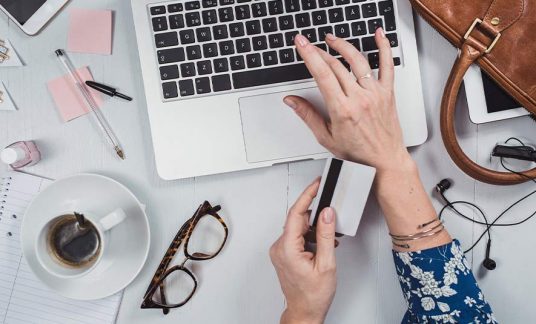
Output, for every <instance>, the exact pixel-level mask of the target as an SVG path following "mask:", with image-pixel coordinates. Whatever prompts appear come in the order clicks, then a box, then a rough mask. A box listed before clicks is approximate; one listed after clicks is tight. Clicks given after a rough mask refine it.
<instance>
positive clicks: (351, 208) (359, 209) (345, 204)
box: [309, 158, 376, 236]
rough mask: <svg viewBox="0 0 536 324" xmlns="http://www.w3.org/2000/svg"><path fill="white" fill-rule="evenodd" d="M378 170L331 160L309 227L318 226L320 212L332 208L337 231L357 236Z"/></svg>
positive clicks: (328, 161) (315, 202) (327, 165)
mask: <svg viewBox="0 0 536 324" xmlns="http://www.w3.org/2000/svg"><path fill="white" fill-rule="evenodd" d="M375 175H376V169H374V168H372V167H369V166H366V165H362V164H358V163H354V162H349V161H344V160H339V159H335V158H330V159H328V160H327V162H326V167H325V168H324V174H323V175H322V180H321V182H320V189H319V190H318V194H317V195H316V198H315V199H314V201H313V206H312V212H311V216H310V218H309V225H311V226H312V227H316V224H317V222H318V221H319V217H320V212H321V211H322V210H323V209H324V208H326V207H331V208H333V209H334V210H335V214H336V227H335V231H336V232H337V233H339V234H344V235H348V236H355V235H356V233H357V228H358V227H359V223H360V221H361V217H362V216H363V210H364V209H365V205H366V203H367V199H368V196H369V194H370V190H371V189H372V184H373V182H374V176H375Z"/></svg>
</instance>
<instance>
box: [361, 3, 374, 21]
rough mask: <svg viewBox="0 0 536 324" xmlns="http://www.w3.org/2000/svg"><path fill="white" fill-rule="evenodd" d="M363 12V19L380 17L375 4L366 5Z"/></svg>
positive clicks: (362, 8)
mask: <svg viewBox="0 0 536 324" xmlns="http://www.w3.org/2000/svg"><path fill="white" fill-rule="evenodd" d="M361 10H362V11H363V18H370V17H376V16H377V15H378V9H377V8H376V4H375V3H365V4H364V5H363V6H362V7H361Z"/></svg>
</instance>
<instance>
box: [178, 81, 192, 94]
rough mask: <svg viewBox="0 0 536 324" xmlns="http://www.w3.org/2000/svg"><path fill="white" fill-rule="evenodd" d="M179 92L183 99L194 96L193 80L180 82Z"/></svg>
mask: <svg viewBox="0 0 536 324" xmlns="http://www.w3.org/2000/svg"><path fill="white" fill-rule="evenodd" d="M179 91H180V94H181V97H186V96H192V95H194V94H195V92H194V83H193V81H192V80H181V81H179Z"/></svg>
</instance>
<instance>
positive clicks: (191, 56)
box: [186, 45, 202, 61]
mask: <svg viewBox="0 0 536 324" xmlns="http://www.w3.org/2000/svg"><path fill="white" fill-rule="evenodd" d="M186 57H188V60H190V61H192V60H197V59H200V58H201V57H202V56H201V46H199V45H192V46H187V47H186Z"/></svg>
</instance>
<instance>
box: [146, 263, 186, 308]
mask: <svg viewBox="0 0 536 324" xmlns="http://www.w3.org/2000/svg"><path fill="white" fill-rule="evenodd" d="M194 289H195V282H194V279H193V278H192V277H191V276H190V275H189V274H188V273H186V272H185V271H183V270H179V269H177V270H175V271H173V272H171V273H170V274H169V275H168V276H167V277H166V278H165V279H164V297H162V294H161V290H160V288H159V289H158V290H157V291H156V293H155V294H154V296H153V300H154V301H156V302H158V303H160V304H162V305H177V304H182V303H184V302H186V301H187V300H188V298H189V297H190V295H191V294H192V293H193V291H194Z"/></svg>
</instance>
